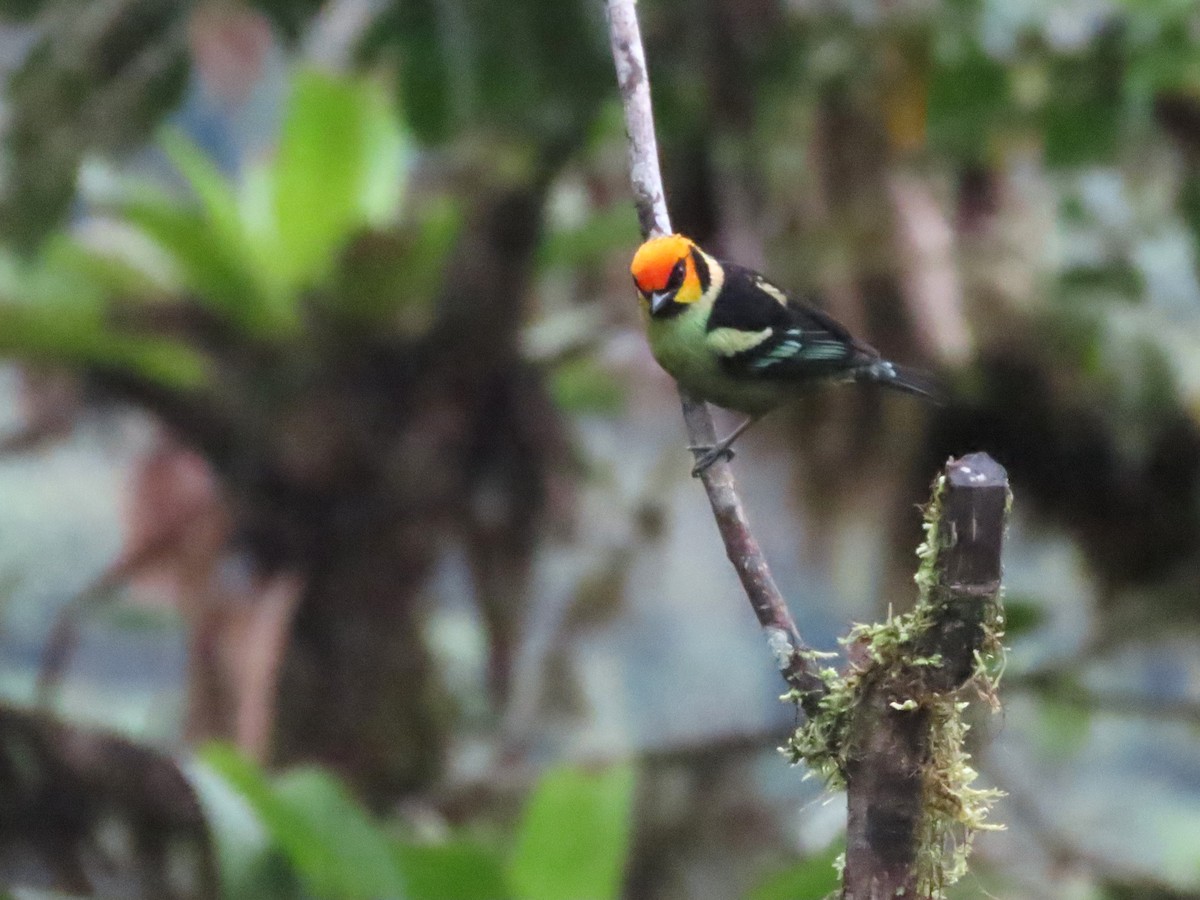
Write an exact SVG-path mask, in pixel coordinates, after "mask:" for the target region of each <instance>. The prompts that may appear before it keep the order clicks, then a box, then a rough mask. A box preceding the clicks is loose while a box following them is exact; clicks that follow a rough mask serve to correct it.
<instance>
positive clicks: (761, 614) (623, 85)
mask: <svg viewBox="0 0 1200 900" xmlns="http://www.w3.org/2000/svg"><path fill="white" fill-rule="evenodd" d="M606 8H607V11H608V26H609V37H610V39H611V43H612V53H613V62H614V63H615V65H616V69H617V82H618V84H619V85H620V89H621V104H622V106H623V107H624V110H625V129H626V132H627V133H628V136H629V179H630V183H631V185H632V188H633V197H634V203H635V205H636V206H637V214H638V222H639V223H640V224H641V229H642V236H643V237H649V236H650V235H652V234H670V233H671V220H670V216H669V215H668V213H667V204H666V199H665V194H664V193H663V185H662V173H661V172H660V171H659V166H658V144H657V140H656V138H655V134H654V114H653V111H652V109H651V104H650V79H649V76H648V75H647V72H646V54H645V51H644V50H643V48H642V35H641V31H640V29H639V28H638V21H637V10H636V4H635V0H608V2H607V3H606ZM680 400H681V402H682V404H683V420H684V424H685V425H686V426H687V436H688V442H689V443H690V444H692V445H693V446H697V447H700V446H712V445H713V444H715V443H716V441H717V438H716V431H715V429H714V428H713V420H712V416H711V415H710V414H709V411H708V407H707V406H706V405H705V404H704V403H703V402H702V401H700V400H697V399H696V398H694V397H689V396H688V395H687V394H685V393H683V392H682V391H681V392H680ZM701 478H702V480H703V482H704V489H705V490H706V491H707V492H708V500H709V503H710V504H711V505H712V510H713V517H714V518H715V519H716V522H717V528H718V530H719V531H720V532H721V539H722V540H723V541H724V543H725V552H726V553H727V554H728V556H729V561H730V562H731V563H733V567H734V569H735V570H736V571H737V574H738V578H739V579H740V580H741V582H742V587H743V589H744V590H745V592H746V597H747V598H748V599H749V601H750V605H751V606H752V607H753V608H754V614H755V616H756V617H757V618H758V621H759V624H760V625H761V626H762V629H763V633H764V634H765V635H766V637H767V643H768V645H769V646H770V648H771V651H772V652H773V653H774V654H775V658H776V660H777V661H778V663H779V668H780V671H781V672H782V673H783V677H784V679H785V680H786V681H787V683H788V684H789V685H790V686H791V688H792V690H793V692H794V693H795V696H796V697H797V700H798V702H800V704H801V705H802V706H803V707H804V709H805V711H806V712H809V713H810V714H811V713H812V712H815V711H816V709H817V708H818V704H819V702H820V698H821V697H822V696H824V693H825V689H826V688H825V683H824V681H822V679H821V678H820V676H819V675H818V673H817V670H816V666H815V664H814V659H815V656H816V654H814V653H813V652H812V651H811V650H810V649H809V648H808V646H807V645H806V644H805V643H804V640H803V639H802V638H801V637H800V632H799V630H798V629H797V628H796V623H795V621H794V620H793V619H792V615H791V613H790V612H789V611H788V608H787V604H786V603H785V602H784V599H783V595H782V594H781V593H780V592H779V588H778V587H777V586H776V584H775V579H774V578H773V577H772V576H771V569H770V567H769V566H768V565H767V561H766V557H764V556H763V553H762V549H761V548H760V547H759V545H758V541H757V540H756V539H755V537H754V533H753V532H752V531H751V530H750V523H749V520H748V519H747V518H746V512H745V509H744V508H743V507H742V501H741V498H740V497H739V496H738V492H737V486H736V484H735V483H734V479H733V471H732V470H731V469H730V467H729V464H728V463H727V462H725V461H723V460H721V461H718V462H717V463H715V464H714V465H712V466H710V467H709V468H708V469H707V470H706V471H705V472H704V474H703V475H702V476H701Z"/></svg>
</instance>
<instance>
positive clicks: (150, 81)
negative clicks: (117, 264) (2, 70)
mask: <svg viewBox="0 0 1200 900" xmlns="http://www.w3.org/2000/svg"><path fill="white" fill-rule="evenodd" d="M23 6H24V7H25V8H24V10H23V11H24V12H26V13H28V12H32V8H31V7H32V4H23ZM48 7H49V8H48V9H47V10H45V12H46V15H45V22H44V27H43V30H42V36H41V40H40V41H38V43H37V44H36V45H35V46H34V47H33V49H32V50H30V51H29V53H28V55H27V57H26V59H25V62H24V64H23V65H22V67H21V69H20V70H19V71H17V72H16V73H15V74H13V75H12V76H11V78H10V79H9V81H8V84H7V89H6V94H7V98H6V99H7V103H8V117H9V121H8V123H7V125H6V127H5V129H4V132H5V143H6V147H7V159H6V166H5V171H4V173H3V176H2V177H0V235H2V236H3V237H4V239H5V240H7V241H9V242H12V243H13V244H15V245H16V246H17V247H19V248H21V249H23V250H26V251H29V250H31V249H33V248H36V247H37V246H38V244H40V243H41V241H42V240H43V239H44V238H45V237H46V236H47V235H49V234H50V232H51V231H52V229H53V228H54V227H55V226H57V225H58V224H59V223H60V222H61V220H62V219H63V218H64V217H65V216H66V215H67V212H68V210H69V208H70V205H71V203H72V201H73V200H74V196H75V176H76V172H77V171H78V169H79V165H80V163H81V162H82V161H83V159H84V157H85V156H86V155H87V154H88V153H91V152H99V153H107V154H112V153H116V152H119V151H128V150H130V149H132V148H134V147H136V146H137V145H138V144H139V143H140V142H141V141H143V140H144V139H145V138H146V136H147V135H148V134H149V133H150V132H151V131H152V130H153V128H154V127H155V126H156V125H157V124H158V122H159V120H160V119H161V118H162V117H163V116H164V115H166V114H167V113H168V112H170V111H171V110H172V109H174V108H175V106H176V105H177V104H178V103H179V100H180V97H181V96H182V94H183V89H184V85H185V84H186V79H187V66H188V64H187V48H186V46H185V39H186V31H187V22H188V17H189V15H190V12H191V9H192V4H191V3H190V2H186V0H185V2H177V0H96V2H90V3H86V4H82V5H80V4H76V3H64V2H57V3H53V4H48Z"/></svg>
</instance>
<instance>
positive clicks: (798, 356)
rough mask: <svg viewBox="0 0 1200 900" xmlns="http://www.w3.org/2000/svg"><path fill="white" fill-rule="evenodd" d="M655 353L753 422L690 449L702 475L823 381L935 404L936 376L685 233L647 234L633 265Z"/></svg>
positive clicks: (710, 398) (691, 385) (704, 396)
mask: <svg viewBox="0 0 1200 900" xmlns="http://www.w3.org/2000/svg"><path fill="white" fill-rule="evenodd" d="M630 273H631V274H632V275H633V283H634V285H635V287H636V289H637V294H638V298H639V301H640V306H641V309H642V313H643V318H644V320H645V325H646V334H647V338H648V340H649V343H650V350H651V352H652V353H653V354H654V358H655V359H656V360H657V361H658V364H659V365H660V366H662V367H663V368H664V369H665V370H666V371H667V372H668V373H670V374H671V375H672V376H673V377H674V378H675V380H676V381H677V382H678V383H679V385H680V387H682V388H683V389H684V390H685V391H686V392H687V393H688V394H690V395H692V396H694V397H697V398H699V399H701V400H705V401H707V402H710V403H714V404H716V405H717V406H721V407H724V408H725V409H730V410H734V411H736V412H741V413H745V414H746V415H747V416H748V418H747V419H746V420H745V421H743V422H742V423H741V424H740V425H738V426H737V427H736V428H735V429H734V430H733V432H732V433H731V434H730V435H729V436H728V437H726V438H723V439H722V440H719V441H717V443H715V444H713V445H712V446H703V447H689V448H688V449H690V450H691V451H693V453H694V454H695V463H694V466H693V468H692V475H694V476H697V477H698V476H700V475H701V474H702V473H703V472H704V471H705V470H706V469H708V468H709V467H710V466H711V465H712V464H713V463H715V462H716V461H717V460H718V459H721V458H722V457H725V458H732V456H733V450H732V446H733V443H734V441H736V440H737V439H738V438H739V437H740V436H741V435H742V434H744V433H745V431H746V429H748V428H749V427H750V426H751V425H753V424H754V423H755V422H757V421H759V419H761V418H762V417H763V416H765V415H766V414H767V413H769V412H770V411H771V410H773V409H775V408H776V407H778V406H781V405H783V404H785V403H787V402H789V401H791V400H793V399H796V398H797V397H798V396H800V395H802V394H803V393H804V392H805V389H806V388H809V387H811V386H813V385H815V384H818V383H828V382H865V383H873V384H879V385H882V386H884V387H887V388H892V389H895V390H898V391H903V392H906V393H909V394H915V395H917V396H920V397H924V398H926V399H930V400H934V401H936V400H937V399H938V392H937V388H936V385H935V384H934V382H933V379H932V378H931V377H930V376H929V375H927V374H925V373H923V372H920V371H918V370H915V369H910V368H908V367H905V366H901V365H898V364H897V363H894V362H891V361H889V360H886V359H884V358H883V357H882V356H881V355H880V353H879V351H878V350H876V349H875V348H874V347H872V346H871V345H870V344H867V343H865V342H864V341H861V340H859V339H858V338H856V337H854V335H852V334H851V333H850V331H849V330H848V329H847V328H846V327H845V326H844V325H842V324H841V323H840V322H838V321H837V320H836V319H834V318H833V317H832V316H830V315H829V314H828V313H825V312H823V311H821V310H820V309H819V308H818V307H817V306H815V305H814V304H813V303H811V302H808V301H805V300H801V299H799V298H797V297H794V296H792V295H790V294H788V293H787V292H786V291H784V290H782V289H781V288H779V287H777V286H776V285H775V284H773V283H772V282H771V281H769V280H768V279H767V278H765V277H764V276H763V275H761V274H759V273H758V272H755V271H754V270H752V269H748V268H746V267H744V266H740V265H737V264H736V263H731V262H724V261H722V260H718V259H716V258H715V257H713V256H711V255H709V254H708V253H706V252H705V251H704V250H702V249H701V248H700V247H699V246H698V245H697V244H696V242H695V241H693V240H691V239H690V238H688V237H686V236H684V235H682V234H670V235H661V236H657V237H651V238H650V239H649V240H647V241H646V242H645V243H643V244H642V245H641V246H640V247H639V248H638V249H637V252H636V253H635V254H634V256H633V262H632V264H631V265H630Z"/></svg>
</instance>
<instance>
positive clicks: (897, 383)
mask: <svg viewBox="0 0 1200 900" xmlns="http://www.w3.org/2000/svg"><path fill="white" fill-rule="evenodd" d="M855 378H856V380H858V381H865V382H868V383H871V384H881V385H883V386H884V387H888V388H892V389H893V390H897V391H903V392H904V393H906V394H915V395H916V396H918V397H924V398H925V399H926V400H932V401H933V402H934V403H942V402H943V400H944V391H943V390H942V387H941V385H940V384H939V383H938V381H937V379H936V378H935V377H934V376H933V375H930V374H929V373H928V372H922V371H921V370H920V369H910V368H908V367H907V366H900V365H897V364H896V363H893V362H888V361H887V360H885V359H877V360H875V361H874V362H870V363H867V364H866V365H864V366H863V367H862V368H860V369H858V370H857V371H856V372H855Z"/></svg>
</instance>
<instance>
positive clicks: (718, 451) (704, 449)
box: [688, 442, 734, 478]
mask: <svg viewBox="0 0 1200 900" xmlns="http://www.w3.org/2000/svg"><path fill="white" fill-rule="evenodd" d="M688 449H689V450H691V451H692V453H694V454H695V456H696V464H695V465H693V466H692V477H693V478H699V477H700V476H701V475H703V474H704V472H705V471H706V470H707V469H708V468H709V466H711V465H712V464H713V463H715V462H716V461H717V460H718V459H721V458H722V457H724V458H725V460H727V461H728V460H731V459H733V456H734V454H733V448H732V447H730V446H729V445H728V444H726V443H724V442H722V443H719V444H716V445H715V446H711V447H710V446H704V445H701V446H699V447H688Z"/></svg>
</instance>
